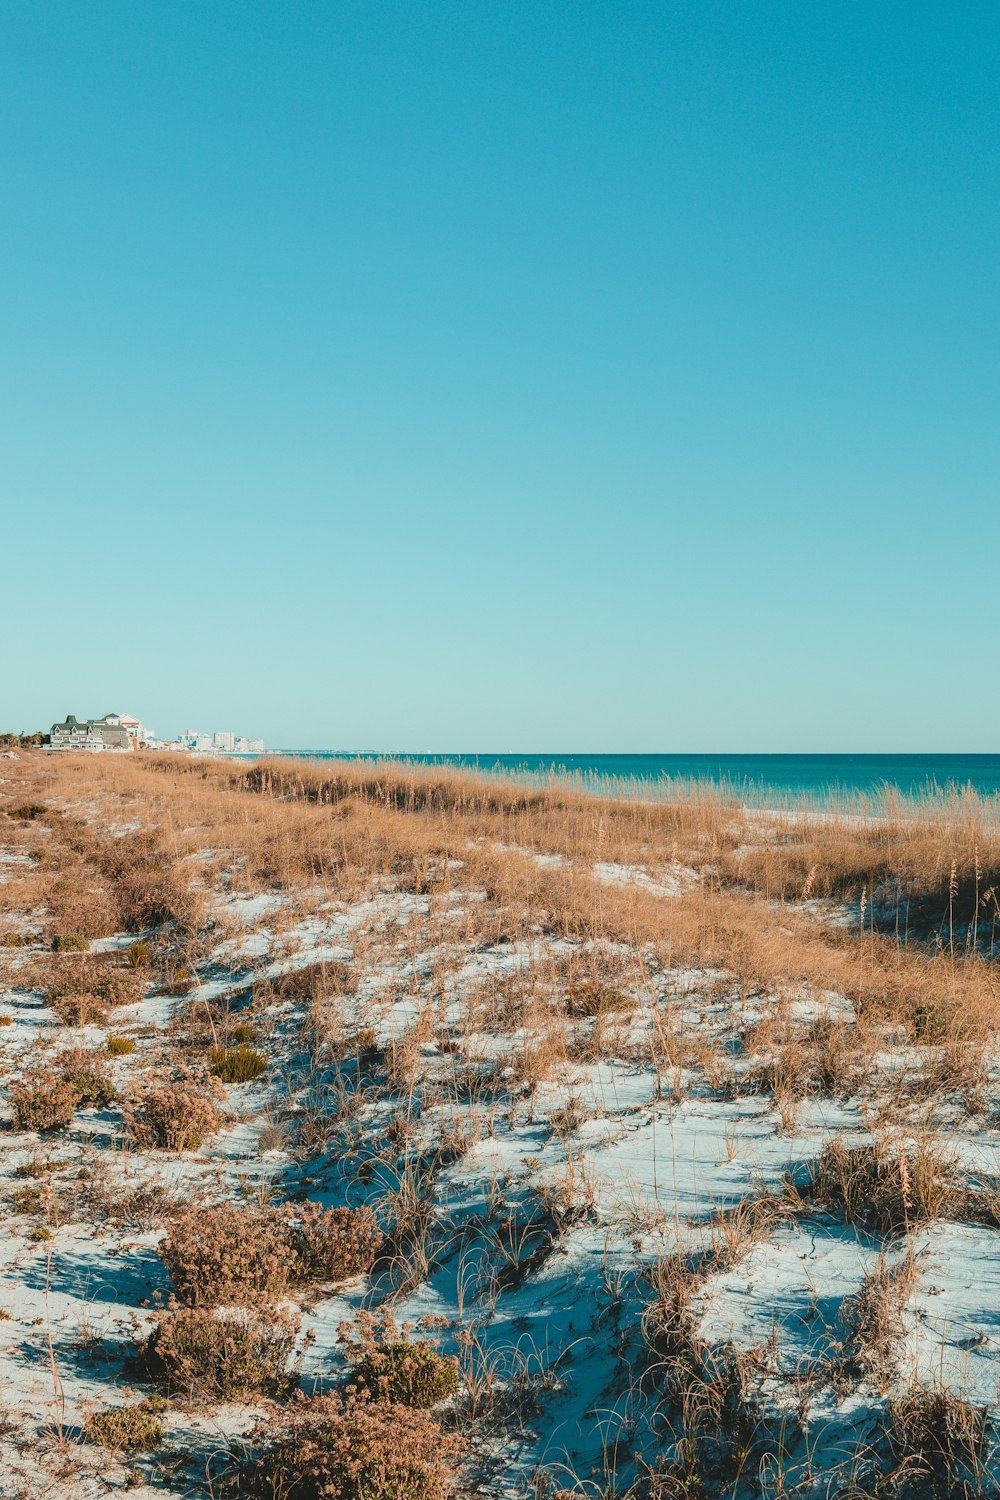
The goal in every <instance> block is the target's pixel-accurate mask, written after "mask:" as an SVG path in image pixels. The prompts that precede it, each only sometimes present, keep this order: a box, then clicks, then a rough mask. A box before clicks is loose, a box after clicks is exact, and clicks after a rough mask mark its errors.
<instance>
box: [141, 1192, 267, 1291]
mask: <svg viewBox="0 0 1000 1500" xmlns="http://www.w3.org/2000/svg"><path fill="white" fill-rule="evenodd" d="M282 1229H283V1225H282V1220H281V1216H280V1215H279V1214H278V1213H277V1212H276V1211H275V1210H273V1209H263V1210H262V1209H253V1208H250V1207H249V1206H246V1207H241V1206H239V1205H237V1204H235V1203H221V1204H216V1205H213V1206H211V1207H205V1208H190V1209H188V1210H187V1211H186V1212H185V1213H181V1214H178V1215H177V1216H176V1217H175V1218H174V1220H173V1222H172V1223H171V1225H170V1230H169V1232H168V1234H167V1237H166V1239H165V1240H164V1241H163V1243H162V1245H161V1246H160V1254H161V1256H162V1258H163V1262H164V1264H165V1265H166V1267H167V1270H168V1271H169V1272H170V1276H171V1279H172V1281H173V1283H174V1289H175V1291H176V1293H177V1296H178V1297H179V1298H180V1299H181V1301H182V1302H186V1303H187V1304H188V1305H189V1306H199V1305H202V1304H205V1303H220V1302H235V1303H250V1304H256V1303H258V1302H259V1301H261V1300H267V1299H268V1298H271V1297H277V1296H280V1294H281V1293H282V1292H283V1291H284V1289H285V1287H286V1286H287V1285H288V1281H289V1278H290V1275H291V1268H292V1257H291V1253H290V1251H289V1248H288V1245H287V1243H286V1241H285V1238H284V1235H283V1233H282Z"/></svg>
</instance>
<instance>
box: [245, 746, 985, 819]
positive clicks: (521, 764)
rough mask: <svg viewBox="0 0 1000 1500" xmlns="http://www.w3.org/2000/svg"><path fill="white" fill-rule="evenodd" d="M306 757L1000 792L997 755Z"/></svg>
mask: <svg viewBox="0 0 1000 1500" xmlns="http://www.w3.org/2000/svg"><path fill="white" fill-rule="evenodd" d="M270 753H271V754H276V755H294V756H297V757H301V758H305V759H310V760H332V759H350V760H366V761H372V762H375V761H379V760H386V759H392V760H402V761H406V762H409V763H412V764H417V765H450V766H470V767H475V768H476V769H478V770H480V771H487V772H497V773H500V772H503V773H507V774H511V773H513V774H514V775H517V776H519V777H522V778H523V779H525V780H527V781H530V782H535V783H538V782H542V783H544V782H547V781H549V780H552V779H559V780H563V779H565V780H568V781H569V782H571V783H573V784H575V785H578V786H583V787H585V788H590V789H592V790H594V791H601V790H609V791H614V790H617V791H619V792H628V791H634V792H635V793H638V794H639V795H642V794H646V795H652V796H666V795H669V792H670V790H671V788H674V789H676V788H677V787H678V786H679V785H683V786H690V785H692V784H698V783H710V784H712V785H714V786H718V787H720V788H721V789H722V790H724V791H726V792H728V793H731V794H733V795H735V796H740V797H742V798H743V799H744V800H746V801H750V802H755V803H771V804H773V803H775V802H779V803H796V802H807V803H811V804H815V805H817V806H823V805H829V804H831V803H833V802H839V803H844V802H847V803H864V802H868V801H871V800H875V801H877V800H879V799H881V798H883V797H884V796H885V795H886V793H887V792H888V793H890V794H892V793H900V794H902V796H904V797H906V798H923V797H925V796H927V795H928V794H937V793H941V792H945V793H948V792H953V791H959V792H964V791H972V792H975V793H977V794H978V795H979V796H981V797H987V798H997V797H1000V754H997V755H569V754H556V755H537V754H524V755H493V754H490V753H488V752H487V753H478V754H452V755H421V754H415V753H412V752H400V753H399V754H396V755H392V756H388V755H377V754H375V753H371V754H369V753H365V754H360V755H359V754H357V753H356V752H347V751H332V750H280V751H272V752H270Z"/></svg>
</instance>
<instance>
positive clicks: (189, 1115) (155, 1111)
mask: <svg viewBox="0 0 1000 1500" xmlns="http://www.w3.org/2000/svg"><path fill="white" fill-rule="evenodd" d="M210 1082H212V1083H214V1080H208V1079H206V1080H194V1079H190V1078H180V1079H176V1080H174V1081H172V1082H167V1083H161V1084H158V1085H156V1086H155V1087H154V1088H152V1089H150V1090H149V1092H148V1093H146V1094H144V1095H142V1097H141V1098H139V1099H132V1100H129V1102H128V1103H127V1104H126V1105H125V1108H124V1110H123V1123H124V1127H125V1133H126V1135H127V1136H128V1138H129V1140H130V1141H131V1142H132V1144H133V1146H135V1147H137V1148H138V1150H140V1151H148V1150H154V1149H156V1150H161V1151H197V1150H198V1148H199V1146H201V1144H202V1142H203V1141H204V1140H205V1139H206V1137H207V1136H210V1135H212V1134H214V1132H215V1131H216V1130H218V1129H220V1127H221V1125H222V1115H221V1114H220V1113H219V1110H218V1108H217V1107H216V1105H215V1102H214V1100H213V1098H212V1096H211V1092H210V1091H209V1089H208V1087H207V1085H208V1084H209V1083H210Z"/></svg>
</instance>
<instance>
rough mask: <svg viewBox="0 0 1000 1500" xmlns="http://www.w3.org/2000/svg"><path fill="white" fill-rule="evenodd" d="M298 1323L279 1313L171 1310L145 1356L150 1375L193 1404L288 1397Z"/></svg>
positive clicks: (269, 1310) (268, 1310) (240, 1309)
mask: <svg viewBox="0 0 1000 1500" xmlns="http://www.w3.org/2000/svg"><path fill="white" fill-rule="evenodd" d="M297 1332H298V1320H297V1319H294V1318H292V1317H291V1316H290V1315H289V1314H288V1313H286V1312H281V1311H277V1310H276V1309H274V1308H263V1309H258V1310H256V1311H254V1310H251V1309H250V1308H244V1307H236V1308H226V1309H224V1310H221V1311H220V1310H215V1311H213V1310H210V1309H209V1308H204V1307H182V1308H177V1309H171V1310H170V1311H168V1312H165V1313H162V1314H161V1315H160V1318H159V1321H158V1323H157V1326H156V1328H155V1330H154V1331H153V1333H152V1334H151V1335H150V1337H149V1339H148V1341H147V1343H146V1345H145V1347H144V1350H143V1356H144V1358H145V1360H146V1364H147V1366H148V1368H149V1371H150V1373H151V1375H152V1376H153V1377H154V1378H155V1379H157V1380H159V1381H161V1382H162V1383H163V1385H164V1386H165V1387H166V1388H167V1390H168V1392H170V1393H171V1394H173V1393H176V1394H178V1395H181V1396H183V1397H185V1398H186V1399H187V1400H189V1401H195V1400H198V1401H231V1400H245V1399H247V1398H248V1397H251V1396H255V1395H260V1394H265V1395H270V1396H280V1395H284V1394H285V1393H286V1392H287V1391H288V1390H289V1388H290V1386H291V1384H292V1378H291V1377H290V1376H289V1374H288V1373H287V1367H288V1361H289V1357H290V1355H291V1353H292V1350H293V1348H294V1346H295V1338H296V1334H297Z"/></svg>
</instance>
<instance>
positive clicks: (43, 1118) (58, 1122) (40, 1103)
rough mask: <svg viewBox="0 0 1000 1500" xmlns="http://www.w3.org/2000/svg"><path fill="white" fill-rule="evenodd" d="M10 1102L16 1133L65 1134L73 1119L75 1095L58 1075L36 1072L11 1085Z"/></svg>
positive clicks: (48, 1071)
mask: <svg viewBox="0 0 1000 1500" xmlns="http://www.w3.org/2000/svg"><path fill="white" fill-rule="evenodd" d="M10 1102H11V1107H12V1108H13V1111H14V1123H15V1125H16V1126H17V1128H18V1129H19V1130H37V1131H39V1132H44V1131H47V1130H65V1129H66V1127H67V1126H68V1125H69V1123H70V1121H71V1120H72V1118H73V1111H74V1110H75V1109H76V1102H77V1094H76V1089H75V1088H74V1087H73V1085H72V1084H71V1083H67V1081H66V1080H65V1079H64V1078H60V1077H59V1075H58V1074H57V1073H54V1072H52V1071H51V1070H50V1069H36V1070H34V1071H32V1072H30V1073H25V1074H24V1076H23V1077H21V1078H18V1079H16V1080H15V1082H14V1083H12V1084H11V1086H10Z"/></svg>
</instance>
